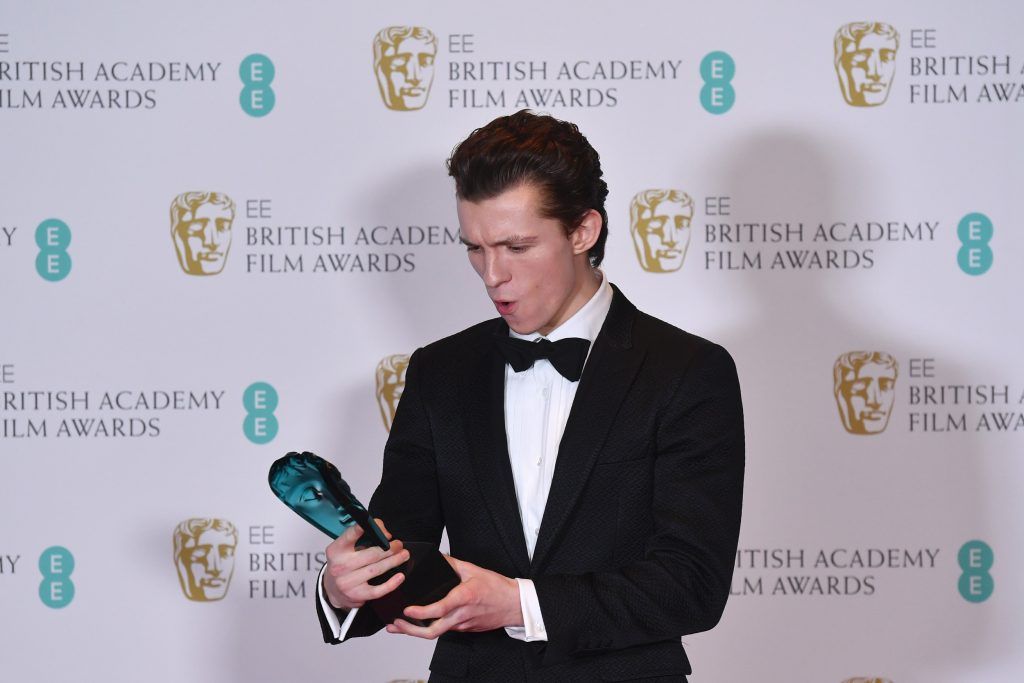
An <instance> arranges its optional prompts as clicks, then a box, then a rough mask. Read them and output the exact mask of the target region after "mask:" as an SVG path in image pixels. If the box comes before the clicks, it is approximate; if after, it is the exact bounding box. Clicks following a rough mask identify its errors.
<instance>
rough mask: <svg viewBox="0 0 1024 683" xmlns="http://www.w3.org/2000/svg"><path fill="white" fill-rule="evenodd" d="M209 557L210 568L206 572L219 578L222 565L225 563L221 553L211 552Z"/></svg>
mask: <svg viewBox="0 0 1024 683" xmlns="http://www.w3.org/2000/svg"><path fill="white" fill-rule="evenodd" d="M208 557H209V558H210V561H209V563H208V565H209V566H208V567H207V568H206V571H207V572H209V573H210V574H213V575H215V576H219V575H220V572H221V568H222V565H223V563H224V561H223V560H222V559H221V557H220V553H218V552H216V551H214V552H211V553H210V554H209V556H208Z"/></svg>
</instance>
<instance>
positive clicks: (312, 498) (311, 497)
mask: <svg viewBox="0 0 1024 683" xmlns="http://www.w3.org/2000/svg"><path fill="white" fill-rule="evenodd" d="M323 497H324V494H323V493H321V492H320V490H319V489H315V488H313V487H312V486H310V487H309V488H307V489H306V490H305V491H303V492H302V497H301V498H300V499H299V502H302V503H315V502H316V501H318V500H321V499H322V498H323Z"/></svg>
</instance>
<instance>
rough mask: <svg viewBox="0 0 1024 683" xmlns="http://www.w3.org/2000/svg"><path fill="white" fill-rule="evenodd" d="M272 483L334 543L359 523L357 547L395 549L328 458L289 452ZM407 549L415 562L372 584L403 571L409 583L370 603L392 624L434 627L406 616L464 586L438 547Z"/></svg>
mask: <svg viewBox="0 0 1024 683" xmlns="http://www.w3.org/2000/svg"><path fill="white" fill-rule="evenodd" d="M268 480H269V482H270V488H271V490H272V491H273V492H274V494H275V495H276V496H277V497H278V498H280V499H281V502H283V503H284V504H285V505H287V506H288V507H290V508H291V509H292V510H294V511H295V512H296V513H298V515H299V516H300V517H302V518H303V519H304V520H306V521H307V522H309V523H310V524H312V525H313V526H315V527H316V528H317V529H319V530H320V531H322V532H324V533H325V534H327V535H328V536H330V537H331V538H337V537H338V536H340V535H341V534H342V533H344V531H345V529H347V528H349V527H350V526H352V525H354V524H358V525H359V526H360V527H362V529H363V535H362V536H360V537H359V540H358V541H356V547H357V548H369V547H371V546H376V547H378V548H380V549H382V550H387V549H388V548H390V547H391V544H390V543H389V542H388V539H387V536H385V535H384V532H383V531H381V529H380V527H379V526H377V523H376V522H374V520H373V517H371V516H370V513H369V512H367V510H366V508H365V507H363V505H362V504H361V503H360V502H359V501H358V500H357V499H356V497H355V496H353V495H352V489H351V488H350V487H349V485H348V482H346V481H345V480H344V479H342V477H341V473H340V472H339V471H338V468H337V467H335V466H334V465H332V464H331V463H329V462H327V461H326V460H324V459H323V458H321V457H319V456H317V455H314V454H313V453H309V452H303V453H295V452H292V453H288V454H287V455H285V456H284V457H283V458H279V459H278V460H276V461H275V462H274V464H273V465H271V466H270V474H269V475H268ZM404 545H405V548H406V550H408V551H409V560H408V561H407V562H405V563H404V564H402V565H399V566H398V567H395V568H394V569H392V570H390V571H388V572H386V573H384V574H382V575H380V576H378V577H375V578H373V579H371V580H370V583H371V584H374V585H378V584H382V583H384V582H385V581H387V580H388V579H390V578H391V577H392V576H394V575H395V574H396V573H398V572H403V573H404V574H405V581H403V582H402V583H401V584H400V585H399V586H398V588H396V589H395V590H393V591H392V592H391V593H389V594H388V595H385V596H383V597H381V598H378V599H377V600H371V601H370V602H368V603H366V604H367V606H368V607H370V608H371V609H372V610H373V611H374V613H376V615H377V617H378V618H379V619H380V620H381V621H383V622H384V623H386V624H390V623H391V622H393V621H394V620H395V619H396V618H398V617H401V618H403V619H405V620H406V621H409V622H412V623H416V624H420V625H425V624H426V623H428V622H425V621H421V620H418V619H411V618H409V617H406V616H404V615H403V614H402V612H403V610H404V609H405V608H406V607H408V606H409V605H429V604H430V603H432V602H437V601H438V600H440V599H441V598H443V597H444V596H445V595H447V594H448V591H450V590H451V589H452V588H454V587H455V586H457V585H459V576H458V574H456V573H455V570H453V569H452V568H451V565H449V564H448V561H447V560H445V559H444V556H443V555H441V553H440V551H439V550H438V549H437V546H435V545H433V544H431V543H423V542H417V541H406V542H404Z"/></svg>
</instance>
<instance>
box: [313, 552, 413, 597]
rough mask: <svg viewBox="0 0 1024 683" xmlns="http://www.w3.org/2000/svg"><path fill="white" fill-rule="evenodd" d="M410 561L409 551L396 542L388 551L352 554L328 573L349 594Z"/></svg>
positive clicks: (330, 568) (329, 569)
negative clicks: (352, 590) (352, 589)
mask: <svg viewBox="0 0 1024 683" xmlns="http://www.w3.org/2000/svg"><path fill="white" fill-rule="evenodd" d="M408 560H409V551H408V550H406V549H404V548H402V546H401V542H400V541H395V542H394V546H393V547H392V548H391V550H388V551H383V550H381V549H380V548H366V549H364V550H358V551H356V552H354V553H351V554H350V555H349V557H348V558H347V559H346V560H345V561H344V562H341V563H339V565H338V566H337V567H334V566H332V567H329V568H328V572H329V573H330V574H331V575H332V577H336V578H337V579H338V581H339V582H341V585H342V586H344V587H345V590H346V592H347V591H348V590H349V589H351V588H354V587H356V586H359V585H361V584H365V583H367V582H368V581H370V580H371V579H373V578H374V577H379V575H381V574H382V573H384V572H385V571H387V570H388V569H391V568H392V567H396V566H398V565H400V564H402V563H403V562H406V561H408Z"/></svg>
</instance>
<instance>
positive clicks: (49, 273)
mask: <svg viewBox="0 0 1024 683" xmlns="http://www.w3.org/2000/svg"><path fill="white" fill-rule="evenodd" d="M36 244H37V245H39V255H38V256H36V272H37V273H39V277H41V278H43V279H44V280H49V281H50V282H57V281H58V280H63V279H64V278H66V277H67V276H68V273H70V272H71V256H69V255H68V245H69V244H71V228H69V227H68V224H67V223H65V222H64V221H62V220H60V219H59V218H47V219H46V220H45V221H43V222H42V223H40V224H39V227H38V228H36Z"/></svg>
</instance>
